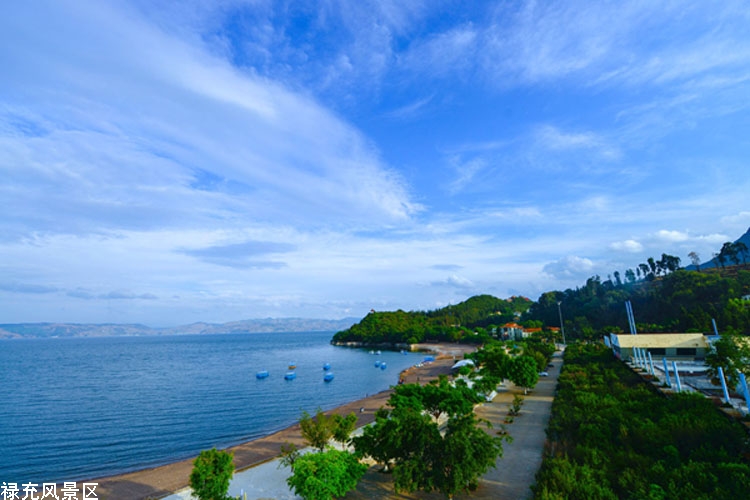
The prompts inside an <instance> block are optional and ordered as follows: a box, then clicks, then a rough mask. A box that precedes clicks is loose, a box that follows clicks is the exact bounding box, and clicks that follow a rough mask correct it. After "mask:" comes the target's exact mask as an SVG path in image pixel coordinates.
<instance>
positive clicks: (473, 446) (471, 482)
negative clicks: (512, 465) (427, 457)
mask: <svg viewBox="0 0 750 500" xmlns="http://www.w3.org/2000/svg"><path fill="white" fill-rule="evenodd" d="M480 423H481V422H480V421H478V420H477V418H476V416H475V415H474V414H473V413H469V414H467V415H461V416H458V417H455V418H451V419H450V420H449V421H448V425H447V427H446V431H445V436H444V437H443V441H442V443H441V446H440V447H439V452H440V453H439V454H438V456H437V457H436V460H435V462H436V463H435V468H434V470H435V472H436V477H435V484H436V488H435V489H437V490H439V491H441V492H442V493H444V494H445V495H446V496H447V497H448V498H453V495H455V494H456V493H458V492H459V491H469V490H473V489H475V488H476V487H477V483H478V480H479V478H480V477H481V476H482V475H484V473H486V472H487V471H488V470H489V469H490V468H491V467H495V463H496V461H497V459H498V458H499V457H501V456H502V454H503V446H502V440H501V439H500V438H497V437H493V436H491V435H489V434H488V433H487V432H485V431H484V430H482V429H481V428H480V427H479V424H480ZM488 426H489V424H488Z"/></svg>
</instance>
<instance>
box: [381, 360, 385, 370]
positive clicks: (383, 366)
mask: <svg viewBox="0 0 750 500" xmlns="http://www.w3.org/2000/svg"><path fill="white" fill-rule="evenodd" d="M380 369H381V370H385V369H386V364H385V361H383V362H382V363H380Z"/></svg>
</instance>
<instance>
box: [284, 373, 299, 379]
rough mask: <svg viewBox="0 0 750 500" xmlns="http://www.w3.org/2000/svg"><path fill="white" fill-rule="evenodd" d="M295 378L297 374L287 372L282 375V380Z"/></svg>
mask: <svg viewBox="0 0 750 500" xmlns="http://www.w3.org/2000/svg"><path fill="white" fill-rule="evenodd" d="M295 378H297V374H296V373H294V372H287V374H286V375H284V379H286V380H294V379H295Z"/></svg>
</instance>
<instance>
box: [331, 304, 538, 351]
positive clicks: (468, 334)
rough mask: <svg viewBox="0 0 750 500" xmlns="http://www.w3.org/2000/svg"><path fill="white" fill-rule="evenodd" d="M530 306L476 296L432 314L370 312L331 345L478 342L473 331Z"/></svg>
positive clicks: (510, 319) (505, 319)
mask: <svg viewBox="0 0 750 500" xmlns="http://www.w3.org/2000/svg"><path fill="white" fill-rule="evenodd" d="M531 304H532V301H531V300H529V299H527V298H525V297H511V298H509V299H499V298H497V297H493V296H492V295H477V296H475V297H471V298H470V299H468V300H466V301H464V302H461V303H459V304H455V305H450V306H447V307H443V308H440V309H436V310H434V311H426V312H425V311H412V312H405V311H402V310H398V311H392V312H376V311H371V312H370V313H369V314H368V315H367V316H365V317H364V318H362V320H361V321H360V322H359V323H357V324H355V325H353V326H352V327H350V328H347V329H346V330H343V331H340V332H338V333H336V335H334V337H333V342H334V343H345V342H360V343H363V344H399V343H403V344H416V343H419V342H424V341H428V340H436V341H437V340H450V341H459V340H463V341H469V342H471V341H481V340H482V339H483V338H485V337H484V336H475V335H474V331H475V329H484V328H487V327H491V326H497V325H502V324H504V323H507V322H508V321H512V320H513V319H514V318H515V317H516V316H517V315H520V314H522V313H524V312H525V311H527V310H528V309H529V307H530V306H531ZM474 337H479V338H474Z"/></svg>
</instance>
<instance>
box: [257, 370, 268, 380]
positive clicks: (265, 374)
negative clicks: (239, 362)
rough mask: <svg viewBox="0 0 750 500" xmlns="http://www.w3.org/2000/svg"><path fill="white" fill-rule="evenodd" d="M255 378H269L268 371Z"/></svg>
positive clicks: (258, 374) (260, 372)
mask: <svg viewBox="0 0 750 500" xmlns="http://www.w3.org/2000/svg"><path fill="white" fill-rule="evenodd" d="M255 378H268V370H262V371H259V372H258V373H256V374H255Z"/></svg>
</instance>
